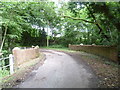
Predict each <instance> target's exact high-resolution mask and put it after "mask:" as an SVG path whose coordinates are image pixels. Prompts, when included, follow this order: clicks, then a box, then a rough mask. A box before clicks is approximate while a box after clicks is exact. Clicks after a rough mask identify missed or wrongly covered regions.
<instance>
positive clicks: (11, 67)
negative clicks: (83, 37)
mask: <svg viewBox="0 0 120 90" xmlns="http://www.w3.org/2000/svg"><path fill="white" fill-rule="evenodd" d="M13 64H14V62H13V55H12V54H10V55H9V65H10V74H13V73H14V70H13V69H14V68H13Z"/></svg>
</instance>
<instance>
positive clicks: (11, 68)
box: [0, 54, 14, 74]
mask: <svg viewBox="0 0 120 90" xmlns="http://www.w3.org/2000/svg"><path fill="white" fill-rule="evenodd" d="M7 59H9V64H8V65H2V61H3V62H5V60H7ZM0 63H1V66H0V69H1V70H2V69H4V68H7V67H9V70H10V74H13V73H14V68H13V65H14V57H13V55H12V54H10V55H9V57H5V58H0Z"/></svg>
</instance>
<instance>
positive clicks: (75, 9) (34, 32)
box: [0, 1, 120, 54]
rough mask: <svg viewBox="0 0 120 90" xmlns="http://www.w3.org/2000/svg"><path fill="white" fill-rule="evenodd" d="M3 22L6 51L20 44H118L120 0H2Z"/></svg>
mask: <svg viewBox="0 0 120 90" xmlns="http://www.w3.org/2000/svg"><path fill="white" fill-rule="evenodd" d="M0 22H1V24H0V29H1V30H2V32H1V31H0V32H1V36H0V38H2V41H1V52H3V53H4V54H5V53H10V52H11V50H12V49H13V48H14V47H17V46H18V47H31V46H32V45H39V46H46V45H50V46H51V45H57V46H58V47H67V46H68V44H83V45H92V44H95V45H117V46H119V42H118V41H119V34H120V32H119V30H120V2H60V3H59V4H56V3H55V2H47V1H46V2H45V1H44V2H0ZM47 31H49V32H50V31H51V34H48V32H47Z"/></svg>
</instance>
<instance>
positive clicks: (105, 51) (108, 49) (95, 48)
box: [69, 45, 118, 61]
mask: <svg viewBox="0 0 120 90" xmlns="http://www.w3.org/2000/svg"><path fill="white" fill-rule="evenodd" d="M69 49H71V50H76V51H85V52H88V53H92V54H96V55H100V56H104V57H106V58H108V59H111V60H113V61H118V50H117V47H116V46H102V45H69Z"/></svg>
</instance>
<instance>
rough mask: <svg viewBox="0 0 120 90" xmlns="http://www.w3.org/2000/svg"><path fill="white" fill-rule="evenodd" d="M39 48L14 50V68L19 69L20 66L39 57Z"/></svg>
mask: <svg viewBox="0 0 120 90" xmlns="http://www.w3.org/2000/svg"><path fill="white" fill-rule="evenodd" d="M39 53H40V52H39V48H38V47H37V48H36V47H35V48H28V49H20V48H17V47H16V48H14V49H13V56H14V64H15V65H14V66H15V67H19V66H20V65H21V64H23V63H25V62H28V61H30V60H32V59H34V58H37V57H38V56H39Z"/></svg>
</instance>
